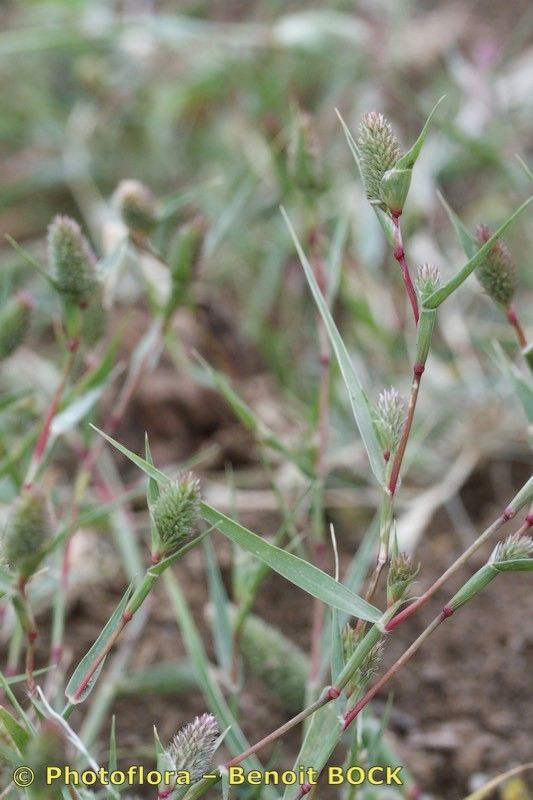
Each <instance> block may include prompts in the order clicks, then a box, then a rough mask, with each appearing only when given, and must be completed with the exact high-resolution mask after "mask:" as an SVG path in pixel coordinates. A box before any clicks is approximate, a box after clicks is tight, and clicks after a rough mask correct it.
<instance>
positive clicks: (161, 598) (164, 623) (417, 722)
mask: <svg viewBox="0 0 533 800" xmlns="http://www.w3.org/2000/svg"><path fill="white" fill-rule="evenodd" d="M172 386H174V389H172V388H171V387H172ZM150 389H151V390H152V391H150ZM154 398H156V402H154ZM162 419H164V426H162V424H161V425H159V424H158V423H161V420H162ZM185 428H187V429H188V430H187V435H186V436H185V434H184V429H185ZM145 429H147V430H149V431H151V432H152V434H153V438H152V448H153V451H154V454H155V458H156V461H158V460H159V459H161V462H163V461H164V460H165V458H169V457H172V455H173V457H174V460H176V459H178V458H182V457H184V456H187V455H190V452H191V451H193V450H194V449H195V448H197V447H198V446H200V445H201V444H202V443H205V442H206V441H216V442H218V444H219V445H220V447H221V452H222V455H220V456H219V457H218V458H217V459H216V461H217V462H218V464H216V463H215V464H214V465H213V466H215V467H216V466H221V465H222V464H223V463H224V461H225V460H226V459H228V458H230V459H232V460H233V461H234V462H235V463H236V464H237V465H238V464H239V463H240V461H241V460H242V459H244V458H245V454H244V453H245V452H246V454H247V455H248V456H249V453H250V450H249V448H248V449H246V448H244V449H243V448H242V446H236V444H235V442H236V441H238V440H239V437H240V438H241V440H242V441H246V436H244V435H243V433H242V431H239V428H238V426H236V425H235V421H234V420H232V417H231V413H230V412H228V410H227V409H224V408H223V407H222V406H221V405H220V402H219V401H218V400H217V399H216V398H214V395H212V394H207V395H206V394H205V392H204V391H203V390H202V392H201V393H200V395H198V393H197V390H195V389H194V388H191V386H190V385H189V384H188V383H187V381H181V380H180V382H179V384H177V382H176V381H175V380H173V381H168V380H167V377H166V376H165V371H164V369H162V370H160V371H159V373H158V374H157V376H156V377H155V378H154V379H153V380H152V381H151V382H150V383H147V382H146V383H145V384H144V386H143V388H142V390H141V391H140V393H139V395H138V397H137V400H136V402H135V403H134V404H133V406H132V414H131V417H130V419H129V420H128V421H127V423H126V424H125V425H124V429H123V431H122V435H121V438H122V439H123V440H125V443H127V444H128V445H129V446H130V447H132V448H133V449H137V450H140V449H141V447H142V442H141V441H137V438H138V437H137V435H136V434H134V433H133V431H139V430H140V431H144V430H145ZM228 431H230V432H231V435H228ZM165 432H166V435H165ZM158 437H160V438H158ZM170 442H173V443H175V445H174V448H175V449H174V451H173V452H172V449H173V448H172V445H171V444H169V443H170ZM178 442H181V443H182V445H183V448H180V446H179V445H178V444H177V443H178ZM228 442H230V443H231V444H228ZM226 447H227V448H228V449H227V450H226ZM128 469H129V467H128V466H127V465H126V464H124V474H127V473H128ZM524 477H525V476H524V475H522V474H520V471H519V470H518V469H517V470H516V475H515V476H514V479H515V481H516V485H517V486H518V485H519V482H520V480H521V479H523V478H524ZM490 497H491V491H490V488H489V487H488V479H487V475H486V472H485V471H481V472H478V473H477V474H475V475H474V476H473V477H472V479H471V480H470V482H469V484H468V485H467V486H466V487H465V488H464V490H463V500H464V502H465V505H466V507H467V509H468V510H469V512H470V514H471V515H472V518H473V520H474V522H475V524H476V526H477V527H478V529H479V530H481V529H482V528H483V526H484V524H485V523H487V521H491V519H493V518H494V516H495V514H496V512H497V509H496V508H495V507H493V506H492V505H491V502H490ZM476 509H477V510H476ZM242 522H243V523H244V524H247V525H248V526H249V527H251V528H252V529H253V530H256V531H257V532H260V533H272V532H273V531H274V530H275V527H276V520H275V519H274V518H273V517H272V515H270V517H269V516H267V515H261V516H260V517H258V515H257V514H251V515H248V516H246V515H245V516H243V518H242ZM362 527H363V526H362V525H360V524H359V523H356V524H355V525H354V524H353V522H352V524H351V525H350V530H352V531H353V530H354V529H355V530H357V529H358V528H359V529H360V530H361V529H362ZM336 528H337V534H338V538H339V546H340V550H341V558H342V560H343V561H344V562H347V561H348V559H349V558H350V554H351V553H352V552H353V549H354V547H355V546H356V542H355V541H354V540H353V538H350V537H351V536H353V534H350V535H348V533H347V531H346V530H343V528H342V525H339V524H338V523H337V521H336ZM214 541H215V544H216V546H217V550H218V552H219V555H220V558H221V563H222V564H223V565H227V563H228V557H229V548H228V545H227V543H226V542H225V540H223V539H222V537H221V536H220V535H216V536H215V537H214ZM462 549H463V547H461V543H460V542H459V541H458V537H457V535H456V534H455V533H454V532H453V530H452V529H451V526H450V524H449V521H448V519H447V517H446V515H445V514H442V515H440V516H439V517H438V518H437V519H435V520H434V523H433V525H432V526H431V529H430V531H428V533H427V535H426V536H425V538H424V540H423V542H422V545H421V547H420V550H419V554H418V555H419V558H420V560H421V562H422V564H423V565H424V566H423V570H422V572H421V575H420V581H419V587H420V588H424V587H426V586H427V585H428V584H429V583H430V582H431V581H432V580H433V579H434V578H435V577H437V576H438V575H440V574H441V573H442V572H443V571H444V569H445V568H446V567H447V566H448V565H449V564H450V563H451V562H452V561H453V560H454V558H455V557H456V556H457V555H458V554H459V553H460V552H461V550H462ZM482 561H483V558H482V556H479V557H478V558H476V559H474V560H473V561H472V563H471V564H470V565H469V567H468V569H466V570H464V571H463V572H462V573H461V574H460V575H459V576H457V578H456V579H455V580H454V581H453V584H452V585H450V587H449V591H450V594H448V591H446V592H445V593H444V594H441V595H440V596H439V597H438V598H437V599H436V601H435V602H434V603H431V604H430V605H429V607H427V608H426V609H424V610H423V612H422V613H421V614H420V615H418V616H415V618H413V619H410V620H409V621H408V622H407V623H406V624H405V625H404V626H402V628H400V629H398V631H396V632H395V634H394V635H392V636H391V637H390V640H389V644H388V647H387V650H386V656H385V664H386V665H388V664H389V663H390V662H391V661H392V659H393V658H394V657H397V656H398V655H399V654H400V653H401V652H402V651H403V650H404V649H405V647H406V645H407V644H409V643H410V642H411V641H412V640H413V639H414V638H415V637H416V636H417V635H418V633H419V632H420V631H421V630H422V628H423V626H424V625H425V624H427V622H428V621H429V620H430V619H432V618H433V616H434V615H435V614H436V613H437V612H438V610H439V607H440V605H441V604H442V603H443V602H444V601H445V600H446V599H447V597H449V596H451V593H453V591H454V590H455V588H456V587H457V586H458V585H459V584H460V583H461V582H462V581H464V580H465V579H466V578H467V577H468V576H469V575H470V574H471V573H472V571H473V569H474V568H476V567H477V566H479V565H480V564H481V563H482ZM228 572H229V571H228V569H227V567H226V568H225V569H224V576H225V578H227V577H228ZM176 574H177V576H178V578H179V580H180V583H181V584H182V586H183V588H184V591H185V592H186V595H187V597H188V600H189V602H190V604H191V607H192V609H193V612H194V614H195V618H196V620H197V621H198V622H201V626H202V632H203V634H204V641H206V642H207V647H208V649H209V650H210V651H211V647H210V638H209V634H208V633H207V631H206V628H205V624H204V622H203V608H204V605H205V602H206V593H205V576H204V574H203V569H202V561H201V558H200V553H199V552H196V551H193V552H192V553H191V554H189V556H188V558H187V564H186V565H180V566H178V567H177V568H176ZM121 585H122V584H121ZM118 591H119V588H118V586H117V585H116V577H114V576H113V579H112V580H111V581H110V582H109V585H108V587H107V588H105V587H104V588H103V589H102V590H97V591H91V592H89V593H84V596H83V599H79V600H78V601H77V602H76V604H75V605H74V606H73V608H72V610H71V615H70V619H69V626H68V640H69V644H70V646H71V647H72V648H73V651H74V652H73V653H72V657H73V661H75V660H76V659H77V658H78V657H79V656H80V655H81V654H82V652H84V651H85V650H86V649H87V648H88V647H89V646H90V644H92V642H93V641H94V638H95V637H96V636H97V634H98V633H99V631H100V630H101V627H102V625H103V624H104V622H105V621H106V619H107V617H108V615H109V613H110V610H111V609H112V607H113V606H114V605H115V604H116V602H117V598H118V594H117V592H118ZM255 610H256V612H257V613H259V614H261V615H263V616H264V617H265V618H266V619H268V620H269V621H270V622H271V623H273V624H274V625H278V626H279V627H280V628H281V629H282V630H283V631H284V632H285V633H287V634H288V635H289V636H290V637H292V638H293V639H294V640H295V641H296V642H297V643H298V644H300V645H301V646H302V647H303V648H304V649H308V644H309V641H308V640H309V623H310V603H309V600H308V598H307V597H306V596H305V595H304V594H303V593H301V592H300V591H298V590H295V589H294V588H293V587H292V586H290V585H289V584H287V583H286V582H285V581H283V580H282V579H281V578H278V576H275V575H272V576H271V577H269V578H268V580H267V581H266V582H265V584H264V585H263V587H262V589H261V592H260V595H259V597H258V600H257V603H256V607H255ZM151 614H152V616H151V620H150V622H149V625H148V626H147V628H146V630H145V632H144V634H143V637H142V639H141V641H140V642H139V645H138V646H137V647H136V648H135V654H134V657H133V660H132V663H131V668H132V669H136V668H140V667H142V666H145V665H147V664H150V663H154V662H157V661H167V660H173V659H176V658H178V657H180V656H182V655H183V654H184V649H183V645H182V641H181V635H180V633H179V631H178V628H177V626H176V621H175V618H174V615H173V612H172V610H171V609H170V608H169V606H168V600H167V599H166V595H165V592H164V590H163V588H162V587H161V588H160V591H159V592H158V593H157V594H156V602H155V603H154V605H153V606H152V610H151ZM532 618H533V592H532V591H531V579H530V576H528V575H527V574H524V575H520V574H508V575H502V576H499V578H498V579H497V580H496V581H495V582H494V584H492V585H491V587H490V589H488V590H486V591H485V592H484V593H483V594H482V595H481V596H479V597H478V598H477V599H476V601H475V602H473V603H471V604H470V605H468V606H467V607H466V608H464V609H462V610H461V611H460V612H459V613H458V614H457V615H456V616H455V617H453V618H452V619H451V620H449V621H448V622H447V623H446V624H445V625H444V626H442V627H441V628H440V629H439V630H438V631H437V633H436V634H435V635H434V636H433V638H432V639H431V640H430V641H429V642H428V643H427V644H426V646H425V647H424V648H423V650H422V651H421V652H420V653H419V654H418V655H417V656H416V657H415V659H414V660H413V661H412V662H411V663H410V664H409V665H408V666H407V667H406V668H405V669H404V670H403V672H402V673H401V674H400V675H399V676H398V677H397V678H396V679H395V680H394V681H393V682H392V683H391V684H390V688H391V690H393V692H394V696H395V712H394V716H393V723H392V732H391V737H392V741H393V743H394V745H395V747H396V748H397V749H398V751H399V753H400V755H401V757H402V758H403V759H404V762H405V763H406V765H407V766H408V767H409V768H410V770H411V771H412V772H413V774H414V775H415V777H416V779H417V781H418V782H419V784H420V786H421V787H422V789H423V790H424V791H425V792H428V793H431V795H432V797H435V798H439V799H440V800H460V798H462V797H464V796H465V795H466V794H467V793H468V790H469V788H471V784H470V783H469V781H470V780H471V778H472V776H473V775H476V774H479V773H482V774H487V775H494V774H496V773H498V772H500V771H503V770H505V769H508V768H510V767H512V766H515V765H517V764H520V763H523V762H525V761H527V760H530V759H531V751H532V731H533V696H532V694H531V675H532V674H533V631H532V630H531V626H530V625H528V624H527V621H528V620H531V619H532ZM43 640H44V641H46V636H43ZM69 672H70V670H69ZM383 699H386V695H385V694H384V695H383V697H382V698H381V699H380V700H381V701H382V700H383ZM241 702H242V706H241V707H242V717H241V718H242V721H243V722H242V726H243V729H244V732H245V734H246V736H247V737H248V739H249V740H250V741H255V740H256V739H258V738H260V737H261V736H263V735H264V734H265V733H266V732H268V731H270V730H272V729H274V728H275V727H277V726H278V725H279V724H281V723H282V722H283V721H284V719H286V716H285V715H284V713H283V712H282V710H281V709H280V707H279V706H278V705H277V704H276V702H275V701H274V700H273V699H272V698H271V697H270V696H269V695H267V694H266V693H265V692H264V691H263V690H262V689H261V687H260V686H258V685H257V684H255V683H253V682H252V683H249V682H247V689H246V691H244V692H243V693H242V696H241ZM380 706H381V703H380V702H378V703H377V704H376V709H377V710H378V711H379V709H380ZM113 710H114V712H115V713H116V714H117V730H118V741H119V745H120V751H121V753H122V754H123V758H124V763H125V764H126V763H127V764H131V763H134V762H135V761H136V760H137V758H138V757H140V758H142V757H145V758H146V759H147V761H146V763H147V765H148V764H151V763H152V762H151V755H150V754H151V752H152V750H151V741H152V726H153V725H154V724H156V725H157V727H158V730H159V733H160V735H161V738H162V740H163V741H166V740H168V739H169V738H170V737H171V736H172V735H173V733H174V732H175V731H176V729H177V728H179V727H180V725H181V724H183V723H185V722H186V721H189V720H190V719H191V718H192V717H193V716H194V714H196V713H199V712H201V711H203V710H205V705H204V702H203V700H202V697H201V695H200V693H199V692H198V691H192V692H190V693H189V695H188V696H184V695H180V696H177V697H163V698H161V697H138V698H135V699H134V700H132V699H128V698H123V699H120V700H119V701H117V702H116V703H115V706H114V709H113ZM72 719H73V723H74V725H75V726H78V725H79V724H80V722H81V717H80V715H79V712H76V713H75V714H74V716H73V718H72ZM107 734H108V731H105V732H104V737H107ZM284 741H285V748H284V750H283V751H282V753H281V761H282V762H283V763H284V764H286V766H287V767H289V766H290V765H291V763H292V760H293V758H294V756H295V754H296V752H297V748H298V743H299V738H298V734H297V733H294V734H293V735H291V736H289V737H287V738H286V740H284ZM105 746H106V745H105V738H104V747H105ZM147 796H150V795H147ZM320 796H321V797H325V798H327V797H328V792H327V790H324V791H321V793H320Z"/></svg>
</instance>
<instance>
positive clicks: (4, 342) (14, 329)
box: [0, 292, 33, 361]
mask: <svg viewBox="0 0 533 800" xmlns="http://www.w3.org/2000/svg"><path fill="white" fill-rule="evenodd" d="M32 309H33V301H32V299H31V297H30V296H29V295H28V294H27V293H25V292H19V293H18V294H16V295H15V296H14V297H12V298H11V299H10V300H8V302H7V303H6V305H5V306H4V307H3V308H2V310H1V311H0V361H2V360H3V359H4V358H8V356H10V355H11V354H12V353H14V352H15V350H16V349H17V348H18V347H19V346H20V345H21V344H22V342H23V341H24V338H25V336H26V333H27V330H28V325H29V322H30V315H31V312H32Z"/></svg>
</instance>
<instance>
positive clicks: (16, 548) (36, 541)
mask: <svg viewBox="0 0 533 800" xmlns="http://www.w3.org/2000/svg"><path fill="white" fill-rule="evenodd" d="M51 532H52V524H51V520H50V515H49V513H48V505H47V502H46V498H45V496H44V494H42V493H41V492H40V491H38V490H37V489H30V490H26V491H24V492H23V493H22V495H21V496H20V498H19V499H18V501H17V502H16V504H15V506H14V508H13V510H12V512H11V514H10V517H9V518H8V521H7V525H6V529H5V531H4V537H3V542H2V556H3V558H4V560H5V561H6V562H7V563H8V564H9V565H10V566H12V567H14V568H15V569H17V570H18V572H19V574H20V575H21V576H22V577H24V578H28V577H29V576H30V575H32V574H33V573H34V572H35V570H36V569H37V567H38V566H39V564H40V562H41V560H42V558H43V556H44V548H45V546H46V544H47V543H48V541H49V539H50V537H51V535H52V533H51Z"/></svg>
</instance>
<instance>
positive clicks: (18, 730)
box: [0, 706, 30, 753]
mask: <svg viewBox="0 0 533 800" xmlns="http://www.w3.org/2000/svg"><path fill="white" fill-rule="evenodd" d="M0 724H1V725H2V727H3V728H4V730H5V731H6V733H7V734H8V736H9V738H10V739H12V740H13V743H14V745H15V747H16V748H17V750H18V751H19V753H23V752H24V749H25V747H26V745H27V744H28V742H29V740H30V734H29V733H28V731H27V730H26V728H23V727H22V725H21V724H20V723H19V722H17V720H16V719H15V717H13V716H12V715H11V714H10V713H9V711H8V710H7V709H5V708H4V707H3V706H0Z"/></svg>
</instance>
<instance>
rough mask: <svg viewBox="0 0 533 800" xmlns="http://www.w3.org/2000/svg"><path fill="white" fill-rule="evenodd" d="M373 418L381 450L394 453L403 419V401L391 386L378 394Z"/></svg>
mask: <svg viewBox="0 0 533 800" xmlns="http://www.w3.org/2000/svg"><path fill="white" fill-rule="evenodd" d="M374 419H375V423H376V427H377V431H378V435H379V438H380V441H381V446H382V447H383V451H384V452H387V453H389V454H391V453H395V452H396V450H397V449H398V445H399V443H400V437H401V433H402V428H403V424H404V420H405V403H404V401H403V398H402V396H401V395H400V393H399V392H398V391H397V390H396V389H395V388H394V387H393V386H391V388H390V389H384V390H383V391H382V392H381V394H380V395H379V397H378V402H377V406H376V409H375V412H374Z"/></svg>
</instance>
